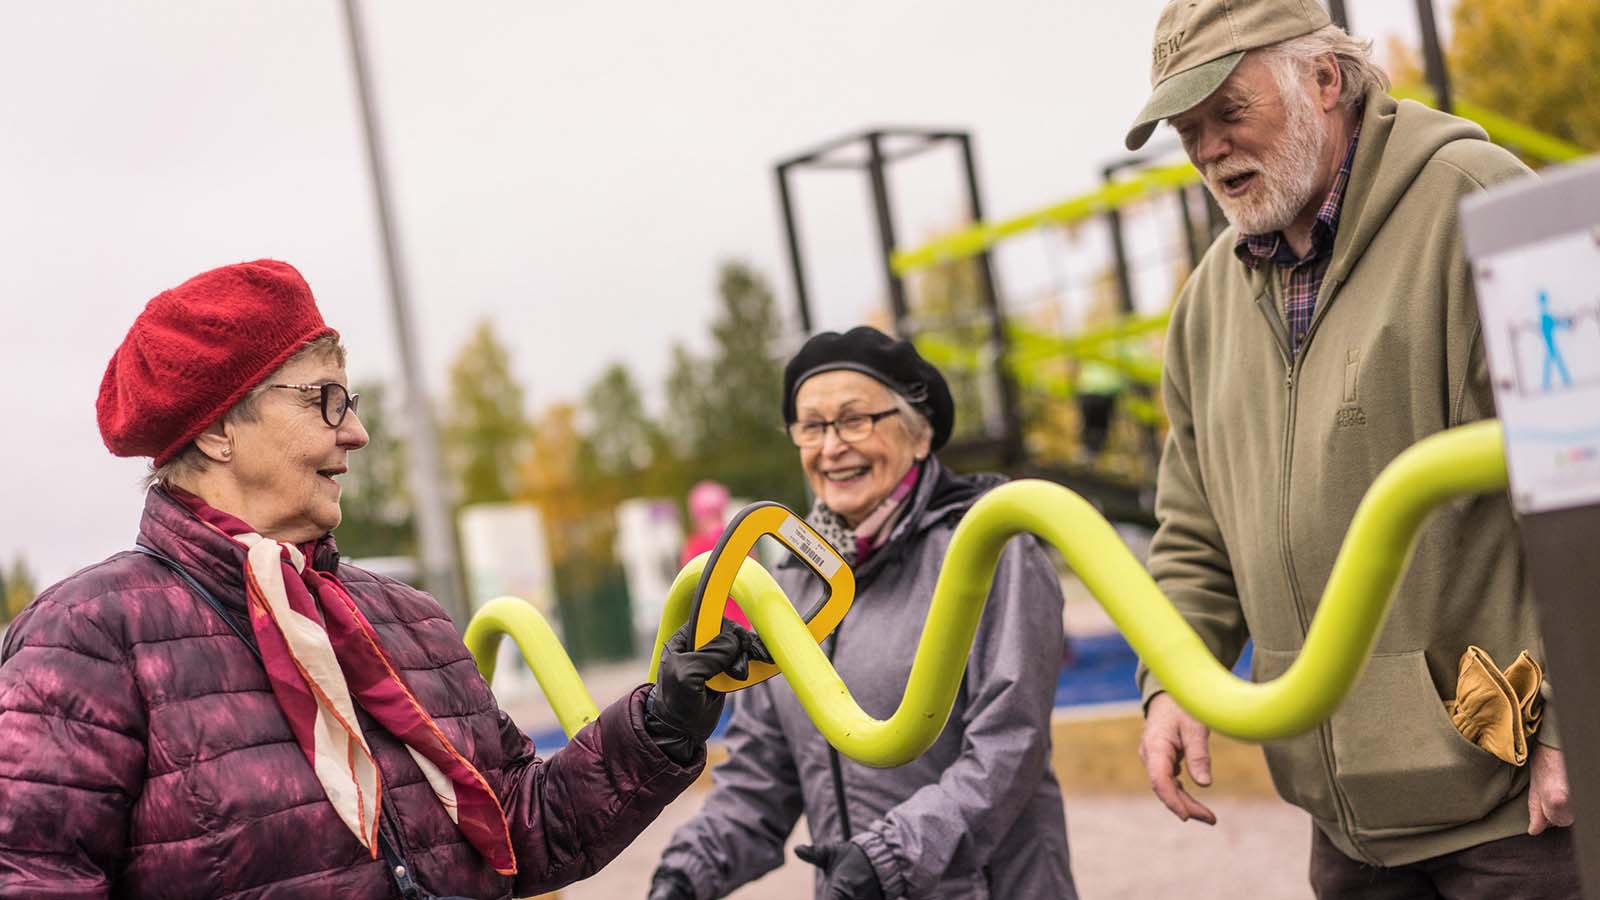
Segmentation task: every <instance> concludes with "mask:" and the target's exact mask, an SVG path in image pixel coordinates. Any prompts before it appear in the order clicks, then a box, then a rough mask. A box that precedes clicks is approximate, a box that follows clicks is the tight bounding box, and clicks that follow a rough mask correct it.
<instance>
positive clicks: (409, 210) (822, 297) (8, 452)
mask: <svg viewBox="0 0 1600 900" xmlns="http://www.w3.org/2000/svg"><path fill="white" fill-rule="evenodd" d="M1349 5H1350V7H1351V18H1352V20H1353V24H1354V25H1355V28H1356V30H1357V31H1360V32H1363V33H1366V34H1368V35H1378V34H1382V33H1384V32H1387V31H1397V32H1399V33H1401V34H1403V35H1406V36H1407V37H1408V38H1409V39H1412V40H1413V41H1414V38H1410V36H1412V35H1414V34H1415V29H1414V25H1413V23H1412V21H1411V18H1410V17H1411V4H1393V3H1389V2H1378V0H1352V2H1350V4H1349ZM1446 5H1447V4H1441V16H1442V15H1443V14H1444V8H1445V6H1446ZM1160 7H1161V3H1160V2H1159V0H1126V2H1099V0H1095V2H1090V0H1050V2H1045V0H987V2H984V3H974V2H970V0H965V2H963V0H921V2H913V0H875V2H870V3H861V2H843V0H814V2H807V3H776V2H765V0H761V2H751V0H738V2H734V0H719V2H701V3H692V4H664V3H648V4H647V3H626V4H624V3H582V4H574V3H565V4H556V3H550V2H539V3H530V2H466V3H452V4H438V3H422V2H413V0H406V2H401V0H386V2H383V3H381V4H379V3H371V2H369V3H368V4H367V6H366V25H367V32H368V39H369V48H370V53H371V55H372V57H373V64H374V69H375V73H374V75H375V81H376V90H377V93H378V97H379V103H380V107H381V112H382V116H383V120H384V126H385V129H386V131H387V138H388V150H389V158H390V163H391V168H392V180H393V187H394V190H395V194H396V200H397V207H398V215H399V221H400V233H401V241H402V244H403V248H404V251H405V254H406V261H407V267H408V272H409V275H410V279H411V286H412V292H413V295H414V301H415V303H416V311H415V315H416V319H417V323H418V332H419V335H420V339H421V345H422V350H423V356H424V366H425V369H426V375H427V378H428V379H429V381H430V382H431V384H432V385H433V386H434V387H435V389H436V392H437V388H438V387H439V386H441V385H442V384H443V380H444V375H445V371H446V367H447V365H448V361H449V359H450V358H451V356H452V355H453V354H454V353H455V351H456V350H457V348H458V347H459V346H460V344H461V343H462V342H463V340H464V339H465V338H466V336H467V334H468V332H469V330H470V329H471V328H472V326H473V325H474V323H475V322H477V321H478V320H479V319H482V318H486V317H487V318H489V319H492V320H493V321H494V322H495V323H496V325H497V326H498V328H499V331H500V334H501V336H502V337H503V338H504V339H505V340H506V342H507V343H508V344H509V345H510V347H511V350H512V353H513V359H514V363H515V366H516V370H517V373H518V375H519V377H520V378H521V379H522V381H523V383H524V384H525V386H526V387H527V389H528V391H529V395H530V404H531V405H532V406H535V407H538V406H543V405H545V404H547V403H550V402H554V401H557V400H564V399H575V398H576V397H577V396H578V394H579V393H580V391H581V390H582V388H583V386H584V385H586V384H587V383H588V381H589V380H590V379H591V378H592V377H593V376H594V375H596V374H597V373H598V372H599V371H600V370H601V368H602V367H603V366H605V365H606V364H607V363H608V362H610V361H612V360H619V359H620V360H625V361H627V362H629V363H630V365H631V366H632V368H633V369H634V372H635V374H636V375H638V376H639V377H640V379H641V380H642V381H644V382H646V384H647V385H649V384H651V383H653V382H654V381H656V380H658V379H659V377H660V376H661V375H662V373H663V372H664V369H665V366H666V361H667V359H668V355H667V354H668V348H669V346H670V342H671V341H673V340H680V341H684V342H686V343H688V344H689V345H691V346H693V347H695V348H697V349H700V348H704V346H705V344H706V338H705V326H706V324H707V322H708V320H709V318H710V316H711V314H712V309H713V302H714V297H713V283H714V276H715V269H716V265H717V263H718V261H719V260H722V259H725V258H731V257H738V258H743V259H747V260H750V261H752V262H754V263H755V264H756V265H757V266H758V267H759V268H761V269H762V270H763V271H765V272H766V273H767V274H768V275H769V276H770V277H771V278H772V280H773V282H774V284H775V286H776V287H777V288H778V292H779V297H780V299H781V302H782V303H783V305H784V309H785V310H786V311H788V310H789V309H790V304H791V302H792V300H791V292H790V288H789V277H788V274H787V267H786V262H785V258H784V256H783V247H782V239H781V230H780V225H779V218H778V213H777V204H776V200H775V196H774V190H773V182H772V175H771V165H772V163H773V162H774V161H775V160H777V159H779V158H781V157H783V156H786V155H789V154H791V153H793V152H795V151H798V150H801V149H804V148H806V147H809V146H810V145H812V144H815V143H818V142H820V141H822V140H824V139H827V138H829V137H832V136H834V135H836V134H840V133H843V132H847V131H853V130H858V129H861V128H862V127H864V126H869V125H877V124H890V125H892V124H908V125H936V126H954V127H960V128H966V129H970V130H971V131H972V132H973V133H974V134H975V136H976V142H977V151H978V160H979V166H980V172H979V177H980V181H981V183H982V186H983V189H984V192H985V195H986V196H985V202H986V204H987V207H988V213H989V215H990V216H991V217H1005V216H1008V215H1013V214H1016V213H1018V212H1022V211H1024V210H1027V209H1030V208H1033V207H1036V206H1040V205H1043V204H1046V203H1049V202H1051V201H1053V200H1056V199H1060V198H1061V197H1063V196H1066V195H1069V194H1072V193H1075V192H1078V191H1082V190H1085V189H1088V188H1091V187H1093V186H1094V184H1095V181H1096V177H1097V175H1096V173H1097V171H1098V168H1099V166H1100V165H1101V164H1102V163H1104V162H1105V161H1107V160H1109V159H1113V158H1116V157H1118V156H1119V155H1120V153H1121V138H1122V134H1123V132H1124V130H1125V128H1126V126H1127V124H1128V122H1129V121H1130V120H1131V118H1132V117H1133V115H1134V114H1135V113H1136V112H1137V111H1138V108H1139V106H1140V105H1141V104H1142V102H1143V100H1144V97H1145V95H1146V92H1147V90H1148V81H1147V79H1148V68H1147V66H1148V59H1149V48H1148V45H1149V39H1150V33H1151V30H1152V28H1153V25H1154V22H1155V18H1156V15H1157V13H1158V11H1159V9H1160ZM0 23H3V24H0V83H3V84H4V85H5V89H4V90H3V91H0V244H3V246H4V247H5V250H6V252H5V254H4V256H5V259H6V264H5V265H4V266H3V267H0V411H3V413H4V416H5V422H6V426H7V427H6V433H5V435H4V437H3V439H0V472H3V473H4V474H3V475H0V484H3V487H0V560H3V561H4V562H6V563H7V564H9V562H10V560H12V559H14V558H15V557H16V556H17V555H18V554H19V553H20V554H22V555H24V556H25V557H26V558H27V559H28V561H29V563H30V565H31V567H32V568H33V570H34V572H35V574H36V576H38V577H39V578H40V579H41V585H42V584H48V583H50V582H52V581H55V580H57V579H60V578H62V577H64V576H65V575H67V574H69V573H70V572H72V571H73V570H75V569H76V568H78V567H80V566H82V565H86V564H88V563H91V562H93V561H95V560H98V559H100V558H103V557H104V556H106V555H107V554H109V553H111V552H114V551H115V550H117V549H120V548H124V547H127V546H129V545H131V543H132V541H133V538H134V535H135V533H136V526H137V518H138V510H139V507H140V504H141V496H140V491H139V488H138V480H139V478H140V476H141V475H142V474H143V472H144V470H145V464H144V462H143V461H137V460H117V459H114V458H112V457H111V456H110V455H109V454H108V453H107V452H106V451H105V449H104V447H103V445H102V444H101V442H100V438H99V434H98V432H97V430H96V427H95V419H94V396H95V391H96V388H97V386H98V384H99V380H100V377H101V374H102V372H103V371H104V368H105V364H106V361H107V359H108V358H109V357H110V354H111V351H112V350H113V349H114V348H115V346H116V345H117V343H118V342H119V341H120V340H121V338H122V335H123V334H124V333H125V332H126V330H127V328H128V326H129V325H130V324H131V323H132V321H133V319H134V317H135V316H136V315H137V314H138V311H139V310H140V309H141V308H142V306H143V304H144V303H145V301H147V300H148V299H149V298H150V297H151V296H153V295H155V294H156V293H158V292H159V291H161V290H163V289H165V288H167V287H170V286H172V285H174V284H177V283H178V282H180V281H183V280H184V279H186V278H188V277H189V276H190V275H193V274H195V273H196V272H199V271H201V270H204V269H207V268H210V267H213V266H217V265H221V264H224V263H229V262H235V261H239V260H244V259H254V258H257V257H263V256H271V257H277V258H280V259H284V260H288V261H290V262H292V263H293V264H295V265H296V266H298V267H299V268H300V269H301V271H302V272H304V273H305V275H306V277H307V279H308V280H309V281H310V283H311V285H312V288H313V289H314V290H315V292H316V294H317V296H318V299H319V303H320V305H321V308H322V311H323V314H324V316H325V317H326V318H327V319H328V321H329V322H330V324H332V325H334V327H336V328H338V329H340V331H341V332H343V334H344V336H345V340H346V343H347V344H348V345H349V347H350V348H351V350H352V354H353V358H352V362H351V372H352V375H353V378H354V380H355V381H356V383H357V387H358V388H359V385H360V382H361V381H363V380H368V381H371V380H378V379H381V380H387V381H393V380H394V379H395V378H396V377H397V375H396V372H397V367H396V363H395V353H394V343H395V342H394V334H393V329H392V326H391V324H390V320H389V318H388V314H387V306H386V299H385V296H384V294H383V281H382V277H381V268H380V266H381V258H380V256H379V245H378V239H377V231H376V227H375V223H374V218H373V214H372V204H371V199H370V193H369V186H368V180H367V178H368V176H367V172H366V168H365V157H364V150H363V147H362V144H361V134H360V131H359V126H358V120H357V111H356V99H355V92H354V86H353V82H352V78H351V75H350V67H349V59H348V53H347V49H346V43H345V34H344V30H343V19H342V11H341V6H340V4H339V2H338V0H273V2H250V3H246V2H206V0H191V2H153V0H144V2H103V3H87V2H53V3H38V2H26V0H6V2H3V3H0ZM955 176H956V169H955V168H954V160H953V157H951V156H944V157H941V156H932V157H930V158H928V159H927V160H923V161H919V162H917V163H915V164H913V165H910V166H905V167H901V168H899V169H897V174H896V176H895V181H894V185H893V186H894V189H895V191H896V194H897V196H896V198H895V199H896V204H897V206H898V208H899V219H898V225H899V227H900V229H901V240H902V242H903V243H908V244H909V243H914V242H916V241H917V240H918V239H919V238H921V237H926V236H927V235H928V234H929V233H931V232H932V231H933V230H934V229H937V228H939V227H941V226H946V225H948V224H949V223H951V222H952V221H954V220H955V219H956V218H957V211H958V210H959V205H958V199H959V196H960V195H959V193H958V187H959V184H958V182H957V181H956V177H955ZM797 192H798V193H797V198H798V203H799V206H800V213H801V216H802V219H803V222H804V225H805V228H804V240H805V243H806V252H807V254H808V261H809V272H808V274H809V276H810V279H811V284H812V290H813V294H814V296H815V298H816V299H815V300H814V302H815V303H816V304H817V305H818V306H819V307H820V309H819V318H820V322H819V324H820V325H821V326H823V327H839V326H848V325H850V324H853V323H854V322H856V321H858V320H859V319H860V318H862V317H864V316H865V315H867V314H868V313H869V312H871V311H872V310H874V309H876V308H877V306H878V305H879V304H880V303H881V302H882V301H881V299H880V298H881V297H882V295H883V286H882V283H881V276H880V274H879V270H878V268H877V267H876V264H875V262H874V258H873V255H872V254H873V247H874V244H873V240H874V238H873V237H872V233H871V232H870V231H869V226H870V220H869V218H868V209H869V207H868V194H867V192H866V184H865V180H864V179H861V178H857V177H853V176H851V175H848V174H843V173H819V174H810V175H804V176H802V177H801V179H800V181H799V183H798V185H797ZM357 462H359V457H357Z"/></svg>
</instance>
